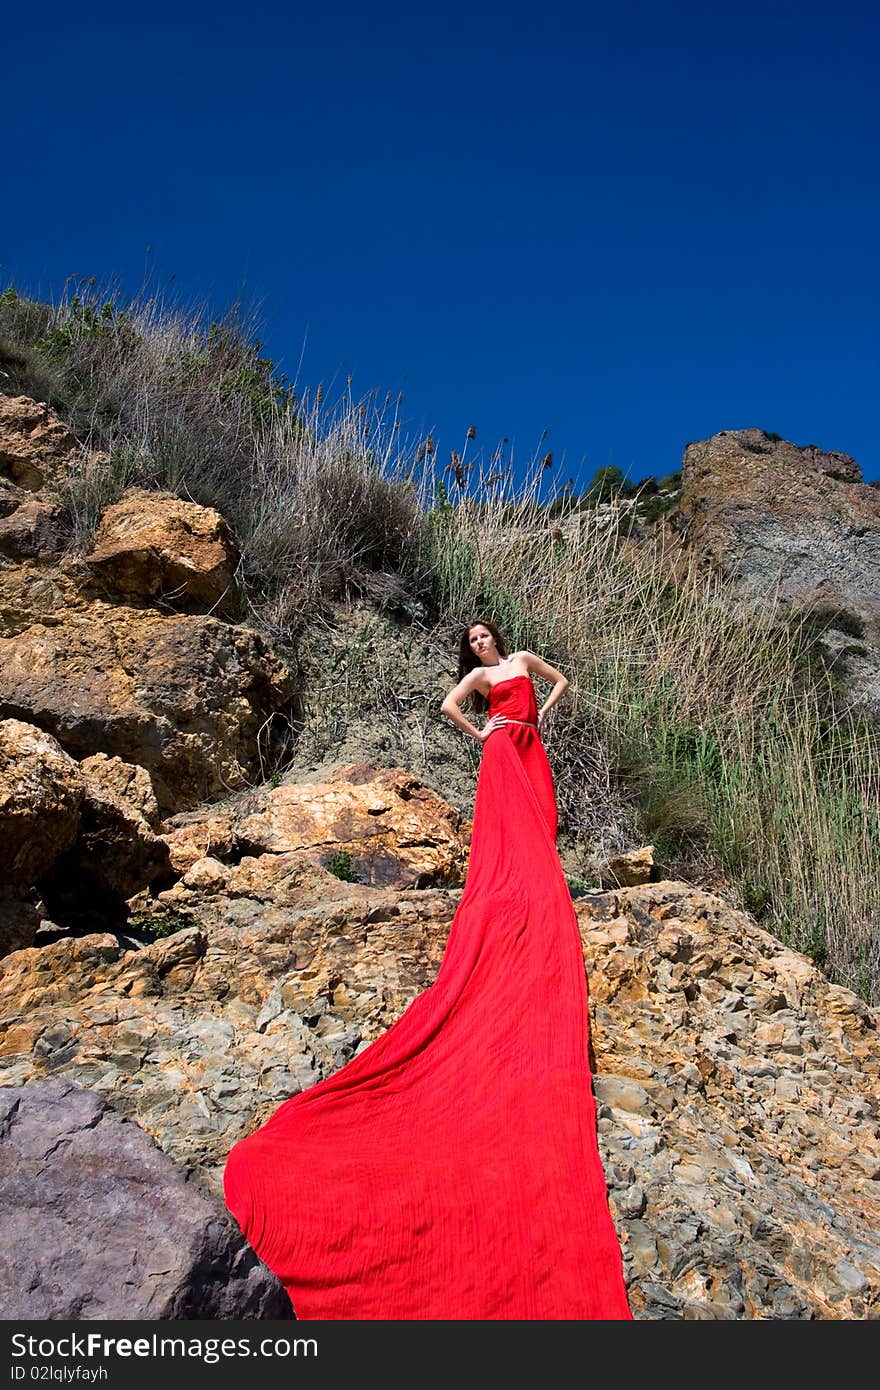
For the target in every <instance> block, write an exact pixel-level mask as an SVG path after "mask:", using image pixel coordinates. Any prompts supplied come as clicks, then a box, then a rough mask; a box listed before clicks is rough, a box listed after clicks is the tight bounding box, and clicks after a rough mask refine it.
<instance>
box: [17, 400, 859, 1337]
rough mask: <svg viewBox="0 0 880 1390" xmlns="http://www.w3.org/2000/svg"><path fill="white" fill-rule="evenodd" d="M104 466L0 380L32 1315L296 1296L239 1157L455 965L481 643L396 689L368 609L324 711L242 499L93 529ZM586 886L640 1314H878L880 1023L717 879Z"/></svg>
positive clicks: (581, 916) (140, 514)
mask: <svg viewBox="0 0 880 1390" xmlns="http://www.w3.org/2000/svg"><path fill="white" fill-rule="evenodd" d="M709 443H710V444H711V443H712V441H709ZM691 447H692V448H693V449H696V448H697V446H691ZM739 447H740V450H741V452H742V446H741V445H740V446H739ZM786 447H788V448H791V447H792V446H786ZM745 452H746V453H748V452H749V451H748V450H745ZM754 457H755V458H756V459H757V458H758V454H757V453H755V455H754ZM765 457H766V456H765ZM70 466H77V467H79V466H82V451H81V450H80V448H79V446H78V445H77V443H76V441H75V440H72V439H71V438H70V436H69V435H67V434H66V431H65V430H64V427H63V425H62V424H61V423H60V422H58V421H56V420H54V419H53V418H52V417H51V416H50V415H49V414H48V412H47V411H46V410H45V408H44V407H42V406H39V405H37V404H36V403H34V402H33V401H29V400H28V399H27V398H21V397H19V398H11V399H10V398H6V399H4V398H2V397H0V882H2V898H0V952H2V959H0V1086H2V1089H0V1144H2V1145H3V1146H4V1155H5V1163H4V1165H3V1166H4V1172H5V1174H6V1177H5V1178H4V1179H3V1181H2V1182H0V1209H2V1211H3V1217H4V1223H5V1225H6V1228H7V1229H8V1230H9V1231H10V1232H11V1233H12V1238H11V1239H9V1240H7V1241H6V1242H4V1243H3V1245H4V1249H3V1253H0V1272H2V1275H3V1277H2V1279H0V1288H2V1289H3V1293H2V1294H0V1310H2V1314H3V1316H4V1317H6V1318H19V1317H37V1318H62V1317H64V1318H97V1317H148V1318H166V1317H200V1318H226V1317H229V1318H236V1317H244V1318H250V1317H277V1316H284V1315H287V1316H290V1310H289V1305H286V1301H285V1300H284V1296H283V1294H282V1293H281V1292H280V1290H279V1288H278V1286H277V1283H276V1282H275V1281H274V1279H273V1278H272V1277H271V1276H270V1275H269V1274H268V1272H267V1271H265V1270H264V1269H263V1268H262V1267H261V1266H259V1265H258V1264H257V1262H256V1261H255V1260H254V1257H253V1255H252V1252H249V1251H248V1249H247V1247H246V1246H245V1245H244V1243H243V1241H242V1240H241V1237H240V1235H239V1234H238V1232H237V1228H235V1227H234V1224H233V1223H231V1222H230V1221H229V1219H228V1217H227V1216H226V1214H225V1211H224V1208H223V1206H222V1202H221V1200H220V1195H219V1194H220V1186H219V1183H220V1175H221V1173H222V1168H223V1163H224V1160H225V1156H226V1154H227V1153H228V1150H229V1148H230V1146H231V1145H232V1144H233V1143H234V1142H235V1141H236V1140H237V1139H238V1138H240V1137H241V1136H243V1135H244V1134H246V1133H248V1132H249V1131H250V1130H251V1129H253V1128H254V1127H255V1126H256V1125H257V1124H259V1123H261V1122H262V1121H263V1120H264V1119H266V1118H267V1117H268V1115H269V1114H271V1113H272V1111H273V1110H274V1108H275V1107H276V1106H277V1105H278V1104H279V1103H280V1102H281V1101H282V1100H283V1099H285V1098H286V1097H287V1096H289V1095H291V1094H293V1093H295V1092H296V1091H298V1090H300V1089H302V1088H304V1087H307V1086H309V1085H311V1084H313V1083H314V1082H315V1081H317V1080H319V1079H320V1078H322V1077H324V1076H326V1075H328V1074H330V1073H331V1072H332V1071H334V1070H335V1069H336V1068H338V1067H339V1066H340V1065H342V1064H344V1063H345V1062H346V1061H347V1060H348V1059H349V1058H351V1057H352V1056H354V1055H355V1053H356V1052H357V1051H358V1050H360V1049H361V1048H363V1047H364V1046H366V1045H367V1044H368V1043H369V1042H370V1041H371V1040H372V1039H373V1038H375V1037H376V1036H378V1034H379V1033H380V1032H381V1031H383V1030H384V1029H385V1028H387V1027H388V1026H389V1025H390V1024H391V1023H392V1022H393V1021H394V1020H395V1019H396V1018H397V1017H398V1016H399V1015H400V1013H401V1012H402V1011H403V1010H404V1009H405V1008H406V1007H407V1005H408V1004H409V1003H410V1001H411V1000H412V999H413V998H414V997H415V995H416V994H417V993H418V992H420V991H421V990H423V989H424V988H426V987H427V986H428V985H430V984H431V982H432V980H433V978H434V977H435V975H436V972H437V969H438V967H439V964H440V961H441V959H442V954H443V949H444V944H445V941H446V936H447V933H448V929H449V925H450V922H451V920H452V917H453V914H454V911H455V907H456V904H457V901H458V896H459V891H460V885H461V882H462V879H463V875H464V872H465V868H466V862H467V853H468V833H469V821H468V819H467V816H468V808H469V798H470V796H471V793H472V786H473V771H474V764H473V761H472V757H473V755H472V753H470V752H469V751H468V750H467V749H466V748H465V746H464V741H462V740H459V739H457V738H455V737H454V736H453V735H451V734H450V732H449V730H448V729H446V728H444V726H443V721H442V720H441V719H440V718H439V717H438V715H437V705H438V704H439V699H440V698H441V696H442V692H443V690H444V689H445V687H446V686H447V684H448V680H449V677H450V675H451V672H450V669H449V663H448V657H444V654H443V653H442V652H441V651H438V650H435V649H433V648H432V646H431V639H430V637H429V635H428V634H422V633H419V631H418V629H417V628H416V627H415V626H413V628H412V629H411V630H410V631H408V633H407V635H406V640H405V641H404V642H402V643H401V644H400V649H399V650H402V651H403V652H404V653H408V654H409V659H410V661H411V665H408V664H407V661H406V660H404V661H403V663H402V664H401V662H400V661H399V660H398V661H397V664H396V665H395V668H394V672H393V675H394V679H393V680H392V679H391V675H392V672H391V671H390V670H389V669H388V668H387V667H386V666H385V665H384V664H383V663H385V662H386V661H387V660H388V650H389V649H388V644H387V642H385V641H384V640H382V636H381V634H380V636H379V638H378V639H377V641H376V642H375V645H374V646H372V647H370V649H369V652H368V655H367V657H366V659H364V653H363V633H364V623H363V621H362V620H361V619H357V620H355V619H354V618H353V619H352V628H351V632H350V638H351V641H350V647H349V648H347V647H346V628H345V620H343V621H341V623H340V630H339V631H337V632H336V633H335V634H334V635H333V641H332V643H330V642H328V643H327V645H326V648H325V653H324V654H325V660H324V665H323V668H319V669H320V670H321V680H322V681H323V682H325V683H328V684H329V685H336V686H342V687H344V686H345V684H346V682H350V683H352V685H353V691H352V694H353V697H354V696H356V698H353V699H352V700H351V702H350V703H351V707H352V708H356V709H358V710H360V711H361V715H360V720H355V719H352V720H350V721H348V720H346V719H344V718H343V717H342V716H341V714H340V713H339V711H340V710H342V709H345V708H346V702H344V701H336V702H334V703H333V708H334V711H335V713H334V714H333V717H332V718H331V719H328V720H321V719H316V720H315V719H312V720H309V721H307V722H306V723H305V724H303V720H302V718H301V717H300V715H301V712H302V708H303V702H304V696H305V693H306V691H305V686H304V680H305V679H306V678H307V668H303V669H301V668H300V667H299V666H298V665H295V664H291V661H290V659H288V660H285V659H283V658H282V656H281V655H280V654H279V653H278V652H276V651H273V650H272V648H271V647H270V646H269V645H268V644H267V642H266V641H265V640H264V639H263V638H261V637H260V636H259V635H258V634H257V633H256V632H254V631H253V630H252V629H250V628H248V627H247V626H246V625H244V624H242V623H240V622H236V621H235V620H234V614H235V612H236V611H237V610H236V606H235V603H234V601H233V598H234V584H235V578H234V576H235V567H236V549H235V539H234V537H233V536H232V535H231V534H230V533H229V530H228V528H227V527H226V525H225V522H224V520H223V518H221V517H219V516H218V515H217V514H216V513H211V512H210V511H209V510H208V509H204V508H200V507H196V506H194V505H193V504H191V503H187V502H184V501H181V500H180V499H177V498H172V497H167V496H163V495H160V494H154V493H143V492H135V491H132V492H130V493H128V494H126V495H125V496H124V497H123V498H122V499H121V501H119V502H118V503H115V504H114V505H112V506H110V507H108V508H107V509H106V510H105V512H104V514H103V515H102V516H101V518H100V522H99V526H98V529H97V532H96V536H95V543H94V546H93V549H92V550H91V552H90V553H89V554H87V555H86V556H84V557H78V556H76V555H74V554H73V552H72V551H71V550H70V549H69V548H68V540H69V518H68V516H67V515H66V514H65V510H64V508H63V506H62V505H61V503H60V500H59V494H60V491H61V490H60V489H59V480H63V477H64V472H65V470H66V469H67V468H68V467H70ZM687 476H688V474H687V470H686V477H687ZM831 481H832V483H833V482H835V481H838V480H834V479H832V480H831ZM840 486H855V487H860V488H861V487H862V486H863V485H862V484H860V483H847V484H843V483H840ZM836 495H837V494H835V496H836ZM694 496H695V494H694V493H693V492H691V494H690V495H688V493H687V490H686V491H685V494H684V495H683V498H682V503H681V505H682V508H683V514H684V513H685V512H686V511H687V508H688V507H691V508H693V499H694ZM698 510H699V509H697V512H693V513H692V515H693V516H694V517H696V516H697V514H698ZM694 543H696V542H694ZM841 592H842V590H841ZM378 621H380V620H379V619H377V622H378ZM381 621H383V622H385V621H389V620H387V619H382V620H381ZM318 646H319V647H320V642H319V643H318ZM347 650H350V651H351V652H352V653H356V654H357V661H355V659H354V657H352V660H351V661H350V662H348V661H346V660H345V659H344V658H345V655H346V652H347ZM398 654H399V653H398ZM401 692H402V696H403V697H402V698H401ZM292 753H293V754H294V755H295V756H294V757H293V761H292V762H291V761H290V760H291V754H292ZM282 759H286V760H287V763H288V764H289V765H290V770H289V771H287V772H286V773H285V774H284V775H282V774H281V771H280V768H281V766H282ZM285 765H287V764H285ZM633 863H634V864H635V866H636V871H635V873H634V877H636V878H642V879H648V878H649V875H650V872H651V868H650V854H649V853H648V852H646V851H645V852H643V853H642V854H641V855H639V854H636V855H634V856H633ZM618 879H619V880H621V881H622V880H623V879H624V873H623V870H622V869H621V870H620V872H619V873H618ZM576 911H577V915H578V920H579V923H580V927H581V931H582V936H583V942H584V951H585V960H586V967H587V971H588V976H589V980H590V986H591V1027H592V1043H593V1051H594V1067H595V1088H596V1096H597V1100H598V1103H599V1111H598V1113H599V1120H598V1127H599V1142H600V1147H601V1150H602V1154H603V1158H604V1161H605V1165H606V1173H607V1176H608V1183H609V1191H610V1195H611V1202H612V1209H613V1212H614V1215H615V1219H616V1223H617V1228H618V1232H619V1234H620V1239H621V1244H622V1248H623V1252H624V1259H625V1266H626V1274H627V1280H628V1286H629V1291H630V1297H631V1300H632V1305H633V1309H634V1312H635V1314H636V1316H637V1317H640V1318H647V1319H656V1318H661V1319H663V1318H708V1319H739V1318H781V1319H792V1318H794V1319H802V1318H823V1319H824V1318H829V1319H844V1318H860V1319H861V1318H873V1317H876V1316H877V1311H878V1307H880V1235H878V1231H880V1027H878V1025H880V1015H878V1013H877V1011H875V1010H872V1009H870V1008H868V1007H867V1006H866V1005H865V1004H863V1003H862V1002H861V1001H860V1000H859V999H858V998H857V997H856V996H855V995H853V994H851V993H849V992H848V991H846V990H843V989H840V988H838V987H836V986H834V985H831V984H830V983H829V982H828V981H827V979H826V978H825V977H824V976H823V975H822V974H821V972H820V971H818V970H817V969H816V968H815V967H814V966H813V965H812V964H811V962H810V961H809V960H807V959H806V958H805V957H803V956H800V955H797V954H796V953H794V952H791V951H789V950H787V949H785V948H784V947H783V946H781V945H780V943H779V942H778V941H776V940H775V939H774V938H773V937H770V936H768V935H767V934H766V933H764V932H762V931H761V930H760V929H758V928H757V926H756V925H755V923H754V922H753V920H752V919H751V918H750V917H748V916H747V915H746V914H743V913H740V912H737V911H735V910H734V909H733V908H732V907H731V906H730V904H729V903H727V902H726V901H725V900H724V898H723V897H722V896H717V895H714V894H710V893H707V892H705V891H700V890H698V889H696V888H694V887H693V886H691V885H689V884H687V883H683V882H673V881H662V882H650V881H645V882H642V883H641V884H637V885H636V886H633V887H628V888H624V887H620V888H605V889H597V890H596V891H594V892H588V893H585V894H583V895H582V896H580V897H578V899H577V901H576ZM490 1043H491V1040H490V1039H485V1040H480V1039H476V1040H475V1045H477V1046H479V1045H484V1044H485V1045H487V1046H488V1045H490ZM86 1171H87V1172H88V1174H89V1179H88V1183H87V1184H85V1185H84V1179H83V1176H82V1175H83V1173H85V1172H86ZM107 1192H112V1193H115V1194H121V1195H120V1196H119V1202H120V1203H122V1205H121V1206H120V1205H119V1204H118V1203H117V1206H116V1207H114V1208H112V1209H111V1208H109V1207H108V1208H106V1209H105V1208H102V1207H100V1206H99V1205H95V1204H98V1203H99V1198H100V1197H101V1194H102V1193H107ZM184 1192H185V1193H186V1194H187V1196H186V1200H182V1193H184ZM123 1197H124V1202H123ZM89 1204H91V1205H89ZM86 1209H89V1210H90V1211H94V1212H95V1213H96V1215H95V1217H94V1219H93V1220H90V1221H88V1222H87V1221H86V1220H85V1218H84V1212H85V1211H86ZM145 1225H146V1226H148V1229H149V1232H150V1240H149V1242H146V1243H145V1241H144V1239H143V1231H144V1229H145ZM47 1248H49V1249H52V1251H53V1252H54V1259H53V1262H52V1264H51V1265H50V1264H47V1262H46V1259H45V1255H44V1253H43V1252H44V1251H45V1250H46V1249H47ZM13 1252H14V1253H13Z"/></svg>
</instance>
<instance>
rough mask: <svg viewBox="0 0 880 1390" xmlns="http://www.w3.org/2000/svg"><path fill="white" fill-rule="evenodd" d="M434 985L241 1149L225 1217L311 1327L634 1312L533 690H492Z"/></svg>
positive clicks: (517, 681) (519, 686) (525, 686)
mask: <svg viewBox="0 0 880 1390" xmlns="http://www.w3.org/2000/svg"><path fill="white" fill-rule="evenodd" d="M490 714H505V715H507V717H508V718H509V719H511V720H513V719H517V720H523V721H525V722H523V723H518V724H513V723H511V724H506V725H504V726H502V727H501V728H499V729H497V730H496V731H495V732H494V733H493V734H491V735H490V737H489V738H488V739H487V740H486V742H485V743H484V744H483V752H482V758H481V762H480V773H479V778H478V781H477V791H476V798H475V804H474V820H473V832H472V836H471V852H470V862H469V866H468V873H467V881H466V883H465V887H464V892H463V894H462V897H461V901H460V903H459V906H458V910H457V911H456V914H455V917H454V919H453V921H452V925H451V927H450V931H449V937H448V940H447V944H446V950H445V953H444V956H443V961H442V963H441V966H440V970H439V972H438V975H437V979H436V981H435V982H434V984H433V985H432V986H431V987H430V988H429V989H427V990H425V991H424V993H423V994H421V995H419V996H418V998H417V999H415V1000H414V1001H413V1003H412V1004H411V1005H410V1006H409V1008H408V1009H407V1010H406V1012H405V1013H404V1014H402V1015H401V1017H400V1018H399V1019H398V1020H397V1022H396V1023H394V1024H393V1025H392V1026H391V1027H390V1028H389V1029H388V1030H387V1031H386V1032H385V1033H384V1034H383V1035H382V1037H380V1038H378V1039H377V1040H376V1041H375V1042H373V1043H371V1044H370V1046H369V1047H367V1048H366V1049H365V1050H364V1051H363V1052H361V1053H360V1054H359V1055H358V1056H357V1057H355V1058H354V1059H353V1060H352V1061H351V1062H349V1063H348V1064H347V1065H346V1066H344V1067H342V1068H341V1069H340V1070H339V1071H338V1072H336V1073H335V1074H334V1075H333V1076H330V1077H328V1078H327V1079H325V1080H324V1081H321V1082H319V1083H318V1084H317V1085H315V1086H312V1087H311V1088H310V1089H309V1090H307V1091H303V1092H301V1093H300V1094H298V1095H295V1096H293V1097H292V1098H291V1099H290V1100H288V1101H285V1102H284V1104H283V1105H281V1106H280V1108H279V1109H278V1110H277V1111H276V1112H275V1114H274V1115H273V1116H272V1118H271V1119H270V1120H269V1121H268V1122H267V1123H266V1124H264V1125H263V1126H262V1128H260V1129H258V1130H257V1131H256V1133H254V1134H252V1135H250V1136H249V1137H248V1138H247V1139H243V1140H241V1141H240V1142H239V1143H238V1144H236V1145H235V1147H234V1148H233V1149H232V1151H231V1153H230V1155H229V1158H228V1161H227V1164H226V1171H225V1175H224V1190H225V1194H226V1202H227V1205H228V1207H229V1210H230V1211H231V1212H232V1213H233V1215H234V1216H235V1218H236V1220H237V1221H238V1223H239V1225H240V1227H241V1229H242V1231H243V1232H244V1235H245V1236H246V1238H247V1240H248V1241H249V1242H250V1244H251V1245H252V1246H253V1248H254V1249H255V1250H256V1252H257V1254H258V1255H259V1256H260V1258H261V1259H262V1260H263V1262H264V1263H265V1264H267V1265H268V1266H269V1268H270V1269H272V1270H274V1271H275V1273H276V1274H277V1275H278V1277H279V1278H280V1279H281V1281H282V1283H283V1284H284V1286H285V1288H286V1289H287V1291H288V1294H289V1295H290V1300H291V1302H292V1304H293V1307H294V1311H295V1312H296V1315H297V1317H299V1318H302V1319H311V1318H333V1319H352V1320H355V1319H356V1320H362V1319H390V1320H391V1319H393V1320H400V1319H442V1320H458V1319H480V1320H490V1319H529V1320H531V1319H628V1318H631V1316H632V1314H631V1312H630V1309H629V1305H628V1303H627V1298H626V1290H625V1285H624V1280H623V1268H622V1261H621V1255H620V1248H619V1245H618V1241H617V1235H616V1232H615V1229H614V1225H613V1223H612V1220H611V1216H610V1213H609V1209H608V1204H607V1199H606V1189H605V1178H604V1174H603V1171H602V1163H601V1159H600V1156H599V1152H598V1147H597V1142H596V1123H595V1107H594V1101H593V1094H592V1089H591V1076H590V1066H589V1060H588V1032H587V1030H588V1014H587V982H586V973H585V970H584V959H583V952H582V948H581V942H580V936H579V934H578V928H577V922H576V919H575V915H574V909H573V907H572V902H571V895H570V893H569V891H568V886H567V884H566V881H565V876H564V873H563V871H562V866H561V863H560V860H559V855H558V854H557V851H556V844H555V834H556V802H555V796H554V791H553V780H552V775H551V771H550V766H549V763H548V761H547V755H546V753H545V751H544V748H543V745H542V743H541V740H540V737H539V735H538V733H537V730H536V729H535V728H533V727H528V725H530V724H531V725H534V723H535V722H536V719H537V708H536V703H535V693H534V688H533V686H532V682H531V679H530V677H528V676H513V677H511V678H510V679H509V680H505V681H501V682H499V683H498V684H497V685H496V686H495V687H494V688H493V689H492V692H491V695H490Z"/></svg>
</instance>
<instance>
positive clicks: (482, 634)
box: [468, 623, 498, 666]
mask: <svg viewBox="0 0 880 1390" xmlns="http://www.w3.org/2000/svg"><path fill="white" fill-rule="evenodd" d="M468 643H469V644H470V649H471V651H472V652H473V653H474V655H475V656H477V657H478V658H479V660H480V661H482V663H483V665H484V666H494V664H495V662H496V661H497V660H498V649H497V647H496V646H495V638H494V637H493V636H492V634H491V632H490V631H489V629H488V628H487V627H484V626H483V624H482V623H475V624H474V626H473V627H472V628H471V629H470V632H469V633H468Z"/></svg>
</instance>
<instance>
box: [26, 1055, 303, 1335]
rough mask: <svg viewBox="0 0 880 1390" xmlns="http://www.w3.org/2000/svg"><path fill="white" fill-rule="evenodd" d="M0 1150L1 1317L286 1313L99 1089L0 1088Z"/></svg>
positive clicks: (224, 1218) (239, 1242)
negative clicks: (100, 1093) (116, 1112)
mask: <svg viewBox="0 0 880 1390" xmlns="http://www.w3.org/2000/svg"><path fill="white" fill-rule="evenodd" d="M0 1146H2V1147H0V1153H2V1169H0V1230H2V1238H0V1317H2V1318H4V1319H7V1320H11V1319H52V1320H57V1319H67V1320H76V1321H83V1320H92V1319H99V1318H108V1319H112V1318H118V1319H151V1320H152V1319H166V1318H168V1319H171V1318H174V1319H195V1318H203V1319H212V1320H214V1319H253V1318H287V1319H289V1318H291V1317H292V1310H291V1307H290V1302H289V1300H288V1298H287V1295H286V1294H285V1293H284V1290H283V1289H282V1287H281V1285H280V1284H279V1283H278V1281H277V1279H276V1278H275V1276H274V1275H273V1274H271V1273H270V1272H269V1270H267V1269H266V1268H265V1266H264V1265H262V1264H261V1263H260V1262H259V1261H258V1260H257V1258H256V1255H255V1254H254V1253H253V1251H252V1250H251V1249H250V1247H249V1246H248V1245H246V1244H245V1241H244V1240H243V1238H242V1236H241V1234H240V1232H239V1231H238V1229H237V1228H236V1226H235V1224H234V1223H233V1222H232V1221H231V1220H230V1219H229V1217H228V1215H227V1213H226V1212H225V1211H224V1210H223V1208H222V1207H221V1206H220V1204H219V1202H216V1201H214V1200H213V1199H211V1198H208V1197H207V1196H205V1195H204V1193H202V1192H201V1191H200V1190H199V1189H198V1187H197V1186H196V1185H195V1184H194V1183H192V1182H190V1181H188V1180H187V1177H186V1176H185V1174H183V1173H182V1172H181V1171H180V1170H179V1169H178V1168H177V1167H176V1166H175V1165H174V1163H172V1161H171V1160H170V1159H169V1158H167V1157H166V1155H165V1154H163V1153H162V1151H161V1149H160V1148H159V1147H158V1146H157V1145H156V1144H155V1143H154V1141H153V1140H152V1139H151V1138H150V1137H149V1135H147V1134H146V1133H145V1132H144V1131H143V1130H141V1129H140V1128H139V1127H138V1125H136V1124H134V1123H132V1122H131V1121H129V1120H125V1119H123V1118H121V1117H120V1116H118V1115H116V1114H115V1113H114V1112H113V1111H112V1110H111V1109H110V1107H109V1106H108V1105H107V1104H106V1103H105V1102H104V1101H103V1100H102V1099H101V1097H100V1096H97V1095H95V1094H94V1093H92V1092H91V1091H85V1090H83V1089H82V1088H80V1087H78V1086H74V1085H72V1084H71V1083H70V1082H67V1081H36V1082H32V1083H31V1084H29V1085H27V1086H10V1087H4V1088H3V1089H2V1090H0Z"/></svg>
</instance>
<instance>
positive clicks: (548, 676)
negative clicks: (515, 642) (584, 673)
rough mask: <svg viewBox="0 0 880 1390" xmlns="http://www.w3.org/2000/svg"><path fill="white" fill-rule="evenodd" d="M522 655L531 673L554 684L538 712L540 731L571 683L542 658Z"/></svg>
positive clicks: (533, 655) (531, 653)
mask: <svg viewBox="0 0 880 1390" xmlns="http://www.w3.org/2000/svg"><path fill="white" fill-rule="evenodd" d="M520 655H521V656H523V657H525V661H526V665H527V666H528V668H529V671H530V672H531V671H534V673H535V675H537V676H543V677H544V679H545V680H547V681H552V682H553V689H552V690H551V691H550V694H549V695H548V696H547V699H546V700H545V701H544V703H543V705H542V706H541V708H540V709H539V710H538V728H539V729H540V728H541V726H542V724H543V723H544V719H545V717H546V715H547V714H549V712H550V710H551V709H552V708H553V706H554V705H555V704H556V701H557V700H560V699H561V698H562V696H563V695H564V694H565V692H566V690H567V689H568V687H569V684H570V682H569V680H568V677H567V676H564V675H563V674H562V672H561V671H557V669H556V667H555V666H551V665H550V663H549V661H544V659H543V658H542V657H540V656H536V655H535V653H534V652H521V653H520Z"/></svg>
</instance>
